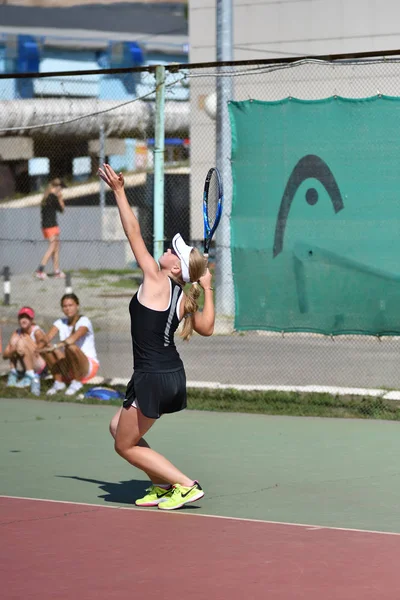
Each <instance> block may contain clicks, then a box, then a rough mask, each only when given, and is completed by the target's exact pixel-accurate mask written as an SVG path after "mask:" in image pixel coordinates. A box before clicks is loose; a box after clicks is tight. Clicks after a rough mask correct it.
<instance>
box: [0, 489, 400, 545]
mask: <svg viewBox="0 0 400 600" xmlns="http://www.w3.org/2000/svg"><path fill="white" fill-rule="evenodd" d="M1 498H5V499H8V500H33V501H35V502H52V503H53V504H71V505H73V506H89V507H92V508H109V509H113V510H132V511H135V512H137V511H140V512H147V513H148V512H151V514H153V515H154V514H165V513H167V514H169V515H171V514H175V515H177V514H179V515H181V516H185V517H188V516H190V517H203V518H204V517H205V518H207V519H224V520H228V521H242V522H244V523H264V524H265V525H284V526H286V527H305V528H307V529H309V530H310V531H321V529H328V530H330V531H351V532H355V533H374V534H377V535H399V536H400V533H399V532H395V531H375V530H373V529H352V528H351V527H331V526H329V525H310V524H306V523H287V522H285V521H267V520H264V519H247V518H245V517H226V516H224V515H205V514H199V513H197V514H192V513H191V512H182V511H178V512H175V511H165V510H153V511H149V509H148V508H139V507H137V506H135V507H133V506H132V507H130V506H105V505H103V504H91V503H89V502H69V501H67V500H48V499H46V498H25V497H24V496H5V495H3V494H0V499H1ZM21 520H23V519H21Z"/></svg>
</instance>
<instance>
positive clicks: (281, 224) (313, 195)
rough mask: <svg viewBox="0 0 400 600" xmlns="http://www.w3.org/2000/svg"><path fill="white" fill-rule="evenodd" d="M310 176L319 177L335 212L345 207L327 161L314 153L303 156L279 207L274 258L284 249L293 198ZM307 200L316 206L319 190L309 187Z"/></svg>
mask: <svg viewBox="0 0 400 600" xmlns="http://www.w3.org/2000/svg"><path fill="white" fill-rule="evenodd" d="M310 177H312V178H313V179H318V181H320V183H321V184H322V185H323V186H324V188H325V189H326V191H327V192H328V194H329V196H330V199H331V202H332V205H333V208H334V211H335V213H338V212H339V211H340V210H342V208H344V204H343V200H342V196H341V193H340V190H339V186H338V184H337V183H336V180H335V178H334V176H333V174H332V171H331V170H330V168H329V167H328V165H327V164H326V162H324V161H323V160H322V159H321V158H319V156H315V155H314V154H307V156H303V158H301V159H300V160H299V162H298V163H297V165H296V166H295V168H294V169H293V171H292V173H291V175H290V177H289V180H288V182H287V184H286V188H285V191H284V193H283V197H282V200H281V205H280V207H279V213H278V219H277V222H276V227H275V238H274V258H275V257H276V256H278V254H279V253H280V252H282V250H283V240H284V237H285V230H286V221H287V219H288V216H289V212H290V207H291V205H292V202H293V198H294V196H295V194H296V192H297V190H298V188H299V186H300V185H301V184H302V183H303V181H305V180H306V179H308V178H310ZM306 201H307V202H308V204H310V205H311V206H314V204H316V203H317V202H318V191H317V190H316V189H315V188H309V189H308V190H307V192H306Z"/></svg>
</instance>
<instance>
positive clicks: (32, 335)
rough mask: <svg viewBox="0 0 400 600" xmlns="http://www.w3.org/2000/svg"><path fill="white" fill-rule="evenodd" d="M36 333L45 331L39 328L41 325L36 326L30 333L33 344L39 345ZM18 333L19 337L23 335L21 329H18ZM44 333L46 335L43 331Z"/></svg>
mask: <svg viewBox="0 0 400 600" xmlns="http://www.w3.org/2000/svg"><path fill="white" fill-rule="evenodd" d="M36 331H43V329H42V328H41V327H39V325H34V326H33V327H32V331H31V332H30V334H29V337H30V338H31V340H32V341H33V342H35V344H37V339H36V336H35V333H36ZM17 333H18V335H22V333H23V332H22V329H21V328H20V327H19V328H18V329H17ZM43 333H44V331H43Z"/></svg>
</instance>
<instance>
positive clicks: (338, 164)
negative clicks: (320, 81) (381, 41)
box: [229, 96, 400, 335]
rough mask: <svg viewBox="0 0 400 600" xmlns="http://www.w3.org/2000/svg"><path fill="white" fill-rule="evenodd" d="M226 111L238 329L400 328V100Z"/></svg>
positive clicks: (251, 104)
mask: <svg viewBox="0 0 400 600" xmlns="http://www.w3.org/2000/svg"><path fill="white" fill-rule="evenodd" d="M229 113H230V119H231V128H232V173H233V204H232V217H231V246H232V266H233V274H234V288H235V328H236V329H238V330H249V329H265V330H276V331H312V332H319V333H324V334H329V335H337V334H344V333H358V334H373V335H394V334H397V335H398V334H400V99H399V98H393V97H387V96H376V97H375V96H374V97H371V98H362V99H348V98H341V97H332V98H328V99H326V100H319V101H302V100H297V99H292V98H290V99H289V98H288V99H285V100H282V101H279V102H260V101H255V100H249V101H244V102H230V103H229Z"/></svg>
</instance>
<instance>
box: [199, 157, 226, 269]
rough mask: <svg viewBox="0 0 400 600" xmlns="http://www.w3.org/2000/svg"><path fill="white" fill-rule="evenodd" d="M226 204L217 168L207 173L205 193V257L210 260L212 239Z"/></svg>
mask: <svg viewBox="0 0 400 600" xmlns="http://www.w3.org/2000/svg"><path fill="white" fill-rule="evenodd" d="M223 202H224V190H223V187H222V179H221V175H220V172H219V171H218V169H217V168H215V167H213V168H212V169H210V170H209V171H208V173H207V177H206V181H205V184H204V193H203V220H204V256H205V257H206V258H208V253H209V250H210V243H211V240H212V237H213V235H214V233H215V231H216V229H217V227H218V225H219V222H220V220H221V215H222V205H223Z"/></svg>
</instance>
